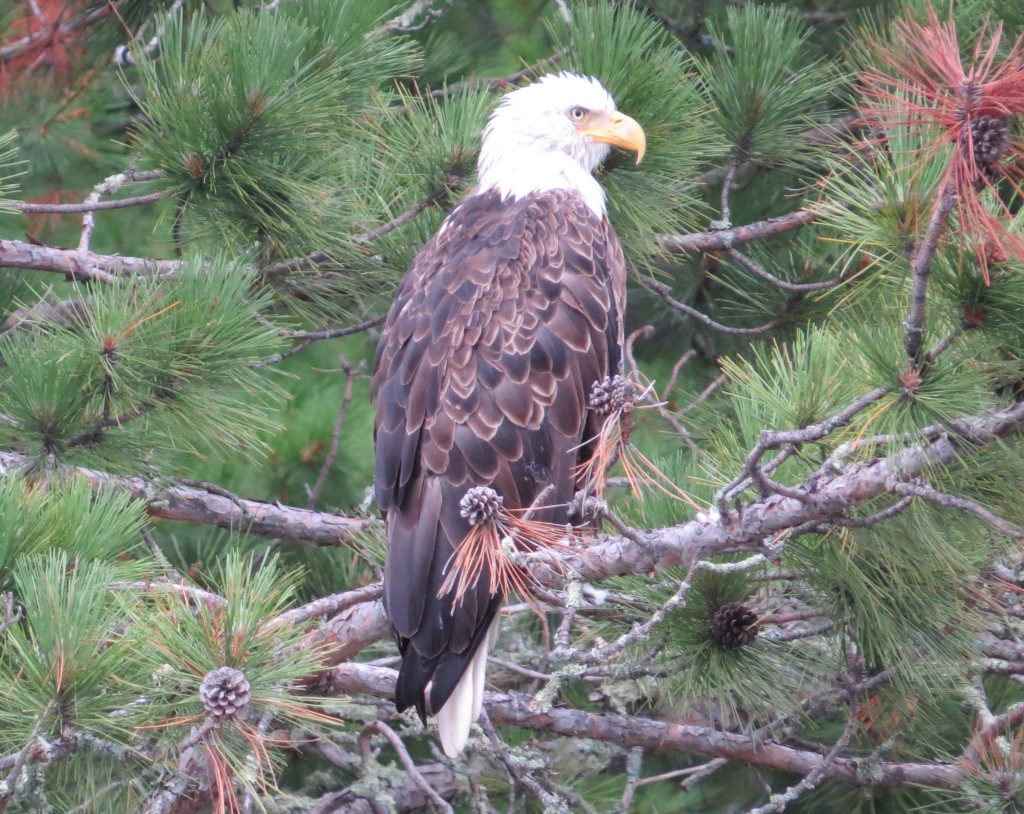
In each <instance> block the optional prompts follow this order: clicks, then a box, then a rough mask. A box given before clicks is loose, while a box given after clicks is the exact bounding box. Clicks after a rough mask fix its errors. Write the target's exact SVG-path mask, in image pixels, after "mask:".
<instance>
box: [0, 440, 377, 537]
mask: <svg viewBox="0 0 1024 814" xmlns="http://www.w3.org/2000/svg"><path fill="white" fill-rule="evenodd" d="M31 464H32V461H31V459H30V458H28V457H27V456H25V455H21V454H19V453H15V452H0V477H3V476H9V475H14V474H17V473H19V472H23V471H27V470H29V469H31ZM67 474H69V475H74V476H75V477H79V478H83V479H84V480H86V481H88V482H89V483H90V484H91V485H92V487H93V488H94V489H95V490H97V491H100V490H104V489H113V490H117V491H125V492H128V493H129V494H130V495H132V497H134V498H135V499H136V500H141V501H143V502H144V503H145V504H146V511H147V512H148V513H149V515H150V516H151V517H159V518H162V519H165V520H181V521H184V522H186V523H198V524H201V525H209V526H217V527H218V528H225V529H233V530H235V531H240V532H243V533H247V534H261V535H266V536H270V537H279V538H281V539H283V540H295V541H301V542H308V543H314V544H316V545H347V544H349V543H351V541H352V537H353V535H357V534H362V533H366V532H371V531H373V530H374V529H377V528H379V527H380V523H379V521H377V520H369V519H365V518H358V517H341V516H339V515H335V514H329V513H327V512H318V511H310V510H304V509H297V508H293V507H290V506H284V505H281V504H279V503H266V502H264V501H259V500H243V499H235V500H232V499H231V498H229V497H226V496H225V494H224V492H223V490H220V491H217V492H215V491H211V490H210V489H204V488H194V487H189V486H181V485H164V484H159V483H156V482H154V481H149V480H146V479H145V478H142V477H122V476H118V475H111V474H109V473H106V472H99V471H97V470H93V469H86V468H83V467H76V468H73V469H70V470H68V472H67Z"/></svg>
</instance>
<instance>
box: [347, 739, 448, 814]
mask: <svg viewBox="0 0 1024 814" xmlns="http://www.w3.org/2000/svg"><path fill="white" fill-rule="evenodd" d="M374 732H377V733H378V734H380V735H383V736H384V737H385V738H387V739H388V743H390V744H391V748H392V749H394V750H395V754H396V755H398V759H399V760H400V761H401V762H402V765H403V766H405V770H406V772H408V773H409V777H410V778H412V781H413V782H414V783H415V784H416V785H417V786H418V787H419V788H420V790H421V791H422V792H423V793H424V794H425V795H427V799H428V800H430V802H431V804H432V805H433V807H434V808H435V809H436V810H437V811H441V812H443V814H455V812H454V810H453V809H452V807H451V806H450V805H448V801H447V800H445V799H444V798H443V797H442V796H441V795H440V794H438V793H437V792H436V791H435V790H434V787H433V786H431V785H430V783H428V782H427V779H426V778H425V777H424V776H423V775H422V774H421V773H420V770H419V768H418V767H417V766H416V763H415V762H414V761H413V759H412V758H411V757H410V756H409V750H408V749H406V748H405V744H404V743H403V742H402V739H401V738H400V737H398V733H397V732H395V730H393V729H392V728H391V727H390V726H388V725H387V724H386V723H384V722H383V721H371V722H370V723H368V724H366V726H364V727H363V728H362V731H360V733H359V741H360V743H361V744H362V743H365V742H366V741H368V739H369V737H370V735H371V734H372V733H374Z"/></svg>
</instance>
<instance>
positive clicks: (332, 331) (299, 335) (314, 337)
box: [280, 316, 384, 342]
mask: <svg viewBox="0 0 1024 814" xmlns="http://www.w3.org/2000/svg"><path fill="white" fill-rule="evenodd" d="M382 322H384V317H383V316H379V317H372V318H371V319H368V320H366V321H365V322H360V323H359V324H358V325H346V326H344V327H341V328H329V329H327V330H323V331H281V332H280V333H281V336H283V337H285V338H286V339H302V340H309V341H310V342H316V341H319V340H321V339H339V338H341V337H343V336H351V335H352V334H357V333H361V332H363V331H367V330H369V329H370V328H374V327H376V326H377V325H380V324H381V323H382Z"/></svg>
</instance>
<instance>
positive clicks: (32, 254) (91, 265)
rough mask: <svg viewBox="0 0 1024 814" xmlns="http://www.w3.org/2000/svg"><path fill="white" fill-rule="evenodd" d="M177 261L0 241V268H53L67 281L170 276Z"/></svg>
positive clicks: (179, 263) (100, 280)
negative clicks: (147, 275) (144, 275)
mask: <svg viewBox="0 0 1024 814" xmlns="http://www.w3.org/2000/svg"><path fill="white" fill-rule="evenodd" d="M183 265H184V264H183V262H182V261H181V260H153V259H152V258H148V257H122V256H121V255H104V254H96V253H95V252H91V251H82V250H80V249H57V248H54V247H52V246H37V245H36V244H34V243H26V242H24V241H21V240H0V267H4V268H16V269H28V270H32V271H55V272H57V273H58V274H63V275H64V276H65V277H67V278H68V279H69V280H81V281H83V282H91V281H96V282H101V283H119V282H121V281H122V279H123V278H125V277H131V276H133V275H136V274H159V275H172V274H176V273H177V272H179V271H180V270H181V268H182V266H183Z"/></svg>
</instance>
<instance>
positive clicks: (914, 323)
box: [903, 180, 957, 367]
mask: <svg viewBox="0 0 1024 814" xmlns="http://www.w3.org/2000/svg"><path fill="white" fill-rule="evenodd" d="M956 200H957V195H956V185H955V184H954V183H953V181H952V180H950V181H948V182H947V183H946V185H945V186H944V187H943V188H942V191H941V192H940V193H939V199H938V201H936V202H935V207H934V208H933V210H932V216H931V219H930V220H929V221H928V228H927V229H926V230H925V234H924V240H923V241H922V243H921V245H920V246H919V247H918V249H917V253H916V254H915V255H914V261H913V263H912V264H911V281H912V282H911V286H912V293H911V301H910V313H909V314H908V315H907V319H906V321H905V322H904V325H905V326H906V329H907V334H906V337H905V338H904V340H903V346H904V348H905V349H906V351H907V356H908V357H910V361H911V363H912V364H913V365H914V366H915V367H916V366H917V365H918V363H919V362H920V359H919V358H918V357H919V356H920V353H921V343H922V342H923V341H924V318H925V305H926V302H927V292H928V278H929V277H930V276H931V272H932V259H933V258H934V257H935V251H936V249H937V248H938V246H939V238H940V237H941V236H942V232H943V230H944V229H945V227H946V223H947V222H948V221H949V213H950V212H952V211H953V206H954V205H955V204H956Z"/></svg>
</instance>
